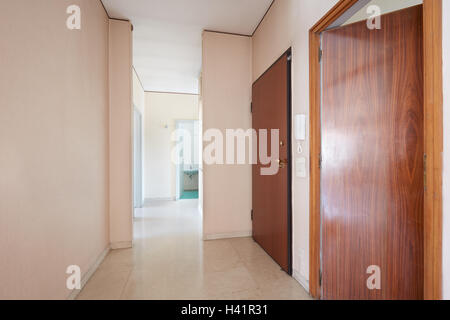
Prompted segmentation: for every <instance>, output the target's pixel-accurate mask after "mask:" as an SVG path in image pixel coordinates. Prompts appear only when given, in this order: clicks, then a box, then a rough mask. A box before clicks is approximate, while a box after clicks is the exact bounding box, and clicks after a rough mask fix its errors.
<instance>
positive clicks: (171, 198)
mask: <svg viewBox="0 0 450 320" xmlns="http://www.w3.org/2000/svg"><path fill="white" fill-rule="evenodd" d="M176 200H177V198H176V197H165V198H145V200H144V203H147V202H152V201H176Z"/></svg>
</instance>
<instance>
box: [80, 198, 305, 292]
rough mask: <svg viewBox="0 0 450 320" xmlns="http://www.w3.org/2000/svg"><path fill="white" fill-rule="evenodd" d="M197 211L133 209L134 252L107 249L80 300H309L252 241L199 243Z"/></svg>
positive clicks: (193, 207)
mask: <svg viewBox="0 0 450 320" xmlns="http://www.w3.org/2000/svg"><path fill="white" fill-rule="evenodd" d="M197 207H198V202H197V200H183V201H178V202H173V201H157V202H152V203H150V204H149V205H147V206H146V207H145V208H143V209H137V212H136V218H135V222H134V245H133V248H132V249H125V250H115V251H111V252H110V253H109V255H108V256H107V257H106V259H105V260H104V261H103V263H102V264H101V266H100V267H99V268H98V270H97V271H96V272H95V274H94V275H93V276H92V278H91V279H90V281H89V282H88V283H87V284H86V286H85V287H84V289H83V291H82V292H81V293H80V294H79V296H78V299H80V300H90V299H125V300H128V299H152V300H166V299H169V300H184V299H194V300H197V299H215V300H222V299H224V300H229V299H233V300H257V299H263V300H272V299H280V300H284V299H296V300H301V299H310V297H309V295H308V294H307V293H306V291H305V290H304V289H303V288H302V287H301V285H300V284H299V283H298V282H297V281H295V280H294V279H293V278H291V277H289V276H288V275H287V274H286V273H284V272H283V271H281V270H280V267H279V266H278V265H277V264H276V263H275V262H274V261H273V260H272V259H271V258H270V257H269V256H268V255H267V254H266V253H265V252H264V251H263V250H262V249H261V248H260V247H259V246H258V245H257V244H256V243H255V242H253V240H252V239H251V238H235V239H225V240H215V241H203V240H202V239H201V230H202V229H201V224H202V219H201V215H200V214H199V211H198V209H197Z"/></svg>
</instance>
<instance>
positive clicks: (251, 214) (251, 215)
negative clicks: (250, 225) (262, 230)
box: [250, 209, 253, 221]
mask: <svg viewBox="0 0 450 320" xmlns="http://www.w3.org/2000/svg"><path fill="white" fill-rule="evenodd" d="M250 217H251V219H252V221H253V209H252V212H251V213H250Z"/></svg>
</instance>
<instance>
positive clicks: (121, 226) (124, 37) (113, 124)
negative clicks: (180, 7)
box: [109, 20, 133, 248]
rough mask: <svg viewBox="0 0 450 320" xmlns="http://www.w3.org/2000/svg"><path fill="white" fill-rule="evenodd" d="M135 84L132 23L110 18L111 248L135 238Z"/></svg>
mask: <svg viewBox="0 0 450 320" xmlns="http://www.w3.org/2000/svg"><path fill="white" fill-rule="evenodd" d="M132 86H133V83H132V36H131V24H130V22H128V21H119V20H110V23H109V99H110V115H109V117H110V119H109V120H110V141H109V143H110V150H109V157H110V158H109V173H110V181H109V184H110V186H109V190H110V208H109V215H110V219H109V220H110V221H109V225H110V241H111V247H112V248H124V247H130V246H131V243H132V240H133V219H132V217H133V213H132V212H133V196H132V190H133V187H132V183H133V181H132V177H133V174H132V170H133V164H132V163H133V162H132V148H133V143H132V141H133V140H132V128H133V127H132V121H133V105H132V103H133V96H132V95H133V93H132V90H133V89H132Z"/></svg>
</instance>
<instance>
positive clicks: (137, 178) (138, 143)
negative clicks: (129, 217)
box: [133, 106, 144, 216]
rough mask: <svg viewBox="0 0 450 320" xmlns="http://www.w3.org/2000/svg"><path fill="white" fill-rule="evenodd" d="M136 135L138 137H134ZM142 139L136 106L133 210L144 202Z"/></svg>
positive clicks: (139, 115) (140, 118)
mask: <svg viewBox="0 0 450 320" xmlns="http://www.w3.org/2000/svg"><path fill="white" fill-rule="evenodd" d="M136 134H138V135H137V136H136ZM142 138H143V134H142V113H141V112H140V111H139V109H138V108H137V107H136V106H133V209H135V208H142V206H143V202H144V199H143V198H144V196H143V164H142V159H143V157H142V155H143V152H142V151H143V147H142V141H143V139H142ZM136 147H137V149H136ZM136 157H137V158H136ZM136 162H138V163H136ZM137 184H138V185H139V187H138V188H136V185H137ZM133 211H134V210H133ZM133 216H134V213H133Z"/></svg>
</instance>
